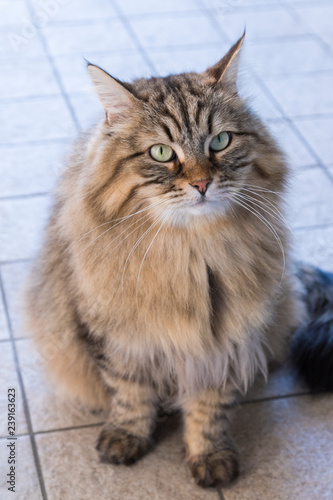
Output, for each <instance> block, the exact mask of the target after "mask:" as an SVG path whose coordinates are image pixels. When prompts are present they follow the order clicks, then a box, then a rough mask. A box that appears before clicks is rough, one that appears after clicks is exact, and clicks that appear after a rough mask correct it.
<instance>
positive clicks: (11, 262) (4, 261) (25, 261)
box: [0, 257, 33, 266]
mask: <svg viewBox="0 0 333 500" xmlns="http://www.w3.org/2000/svg"><path fill="white" fill-rule="evenodd" d="M32 260H33V259H32V258H29V257H26V258H22V259H13V260H1V261H0V266H2V265H4V266H5V265H7V264H23V263H28V262H32Z"/></svg>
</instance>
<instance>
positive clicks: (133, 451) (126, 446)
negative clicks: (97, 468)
mask: <svg viewBox="0 0 333 500" xmlns="http://www.w3.org/2000/svg"><path fill="white" fill-rule="evenodd" d="M149 447H150V441H149V439H147V438H143V437H139V436H134V435H133V434H130V433H128V432H127V431H125V430H123V429H117V428H116V427H114V426H112V425H110V424H106V425H105V426H104V427H103V428H102V430H101V432H100V434H99V437H98V439H97V443H96V450H97V451H98V452H99V456H100V459H101V461H102V462H104V463H111V464H124V465H131V464H133V463H134V462H136V461H137V460H139V458H141V457H142V456H143V455H144V454H145V453H146V452H147V450H148V449H149Z"/></svg>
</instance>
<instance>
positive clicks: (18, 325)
mask: <svg viewBox="0 0 333 500" xmlns="http://www.w3.org/2000/svg"><path fill="white" fill-rule="evenodd" d="M30 267H31V263H30V262H13V263H9V264H4V265H2V266H1V275H2V280H3V285H4V289H5V295H6V300H7V306H8V312H9V316H10V321H11V326H12V330H13V334H14V337H15V338H21V337H25V336H26V334H27V332H26V331H25V328H24V323H23V314H22V287H23V285H24V283H25V279H26V277H27V274H28V272H29V269H30Z"/></svg>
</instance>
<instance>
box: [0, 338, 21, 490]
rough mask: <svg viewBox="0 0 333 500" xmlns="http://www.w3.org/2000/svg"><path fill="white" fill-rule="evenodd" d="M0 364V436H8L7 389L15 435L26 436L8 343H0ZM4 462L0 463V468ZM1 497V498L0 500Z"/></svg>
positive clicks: (18, 387) (13, 362) (9, 343)
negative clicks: (12, 394)
mask: <svg viewBox="0 0 333 500" xmlns="http://www.w3.org/2000/svg"><path fill="white" fill-rule="evenodd" d="M0 353H1V363H0V380H1V392H0V415H1V421H0V436H1V437H5V436H8V428H7V421H8V419H7V414H8V389H10V388H14V389H15V435H16V436H19V435H21V434H26V433H27V432H28V428H27V423H26V420H25V415H24V409H23V399H22V393H21V390H20V385H19V381H18V377H17V373H16V367H15V361H14V356H13V348H12V344H11V342H10V341H8V342H1V343H0ZM3 464H4V462H1V466H2V465H3ZM2 498H3V497H2V496H1V499H2Z"/></svg>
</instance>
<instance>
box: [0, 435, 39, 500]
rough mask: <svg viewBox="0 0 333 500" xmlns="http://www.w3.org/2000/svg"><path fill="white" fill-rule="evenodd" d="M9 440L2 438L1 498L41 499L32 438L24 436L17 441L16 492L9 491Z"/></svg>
mask: <svg viewBox="0 0 333 500" xmlns="http://www.w3.org/2000/svg"><path fill="white" fill-rule="evenodd" d="M7 444H8V441H7V439H0V498H1V500H13V499H15V500H41V498H42V496H41V494H40V488H39V483H38V477H37V472H36V469H35V464H34V457H33V453H32V449H31V444H30V438H29V437H28V436H22V437H20V438H18V439H17V441H16V450H15V451H16V464H15V466H16V470H15V472H16V486H15V493H13V492H12V491H8V489H7V488H8V486H9V485H7V484H6V481H7V479H6V475H7V474H8V472H9V470H8V467H9V466H8V464H7V459H8V448H7Z"/></svg>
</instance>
